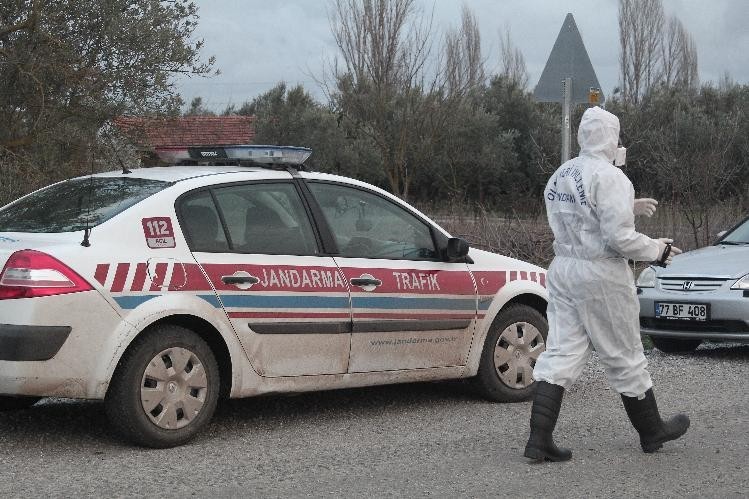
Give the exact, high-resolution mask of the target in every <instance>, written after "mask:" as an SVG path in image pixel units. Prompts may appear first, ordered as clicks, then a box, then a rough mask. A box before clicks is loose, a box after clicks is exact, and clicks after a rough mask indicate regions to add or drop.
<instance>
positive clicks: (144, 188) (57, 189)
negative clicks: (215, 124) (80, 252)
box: [0, 177, 172, 232]
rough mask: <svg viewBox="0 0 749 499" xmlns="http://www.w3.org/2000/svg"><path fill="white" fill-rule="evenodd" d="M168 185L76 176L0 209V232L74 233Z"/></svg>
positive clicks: (150, 181) (131, 179)
mask: <svg viewBox="0 0 749 499" xmlns="http://www.w3.org/2000/svg"><path fill="white" fill-rule="evenodd" d="M170 185H172V183H170V182H163V181H158V180H147V179H142V178H131V177H80V178H75V179H71V180H67V181H65V182H60V183H58V184H54V185H51V186H49V187H46V188H44V189H42V190H39V191H37V192H34V193H32V194H30V195H28V196H26V197H24V198H21V199H19V200H18V201H16V202H15V203H13V204H11V205H9V206H7V207H6V208H4V209H2V210H0V232H74V231H78V230H83V229H85V228H86V227H93V226H96V225H99V224H100V223H102V222H105V221H107V220H109V219H110V218H112V217H113V216H115V215H117V214H118V213H120V212H122V211H124V210H126V209H128V208H129V207H131V206H133V205H134V204H135V203H137V202H139V201H142V200H143V199H145V198H147V197H148V196H151V195H152V194H154V193H156V192H159V191H160V190H162V189H165V188H167V187H169V186H170Z"/></svg>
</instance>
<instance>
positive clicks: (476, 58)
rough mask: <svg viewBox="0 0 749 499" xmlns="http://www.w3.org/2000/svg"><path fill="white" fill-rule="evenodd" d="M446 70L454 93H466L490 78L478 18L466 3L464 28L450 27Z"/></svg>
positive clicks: (446, 78) (463, 18)
mask: <svg viewBox="0 0 749 499" xmlns="http://www.w3.org/2000/svg"><path fill="white" fill-rule="evenodd" d="M442 71H443V74H444V78H445V80H446V85H447V86H446V91H447V93H448V94H450V95H456V94H458V95H462V94H463V93H465V92H466V90H470V89H475V88H477V87H480V86H483V85H484V83H485V81H486V72H485V70H484V60H483V59H482V58H481V33H480V31H479V27H478V21H477V20H476V16H474V15H473V13H472V12H471V10H470V9H469V8H468V7H467V6H466V5H463V9H462V11H461V24H460V28H459V29H457V30H450V31H448V33H447V35H446V36H445V54H444V62H443V68H442Z"/></svg>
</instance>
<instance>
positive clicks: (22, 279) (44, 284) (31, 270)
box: [0, 250, 93, 300]
mask: <svg viewBox="0 0 749 499" xmlns="http://www.w3.org/2000/svg"><path fill="white" fill-rule="evenodd" d="M92 289H93V288H92V287H91V285H90V284H89V283H88V282H86V280H85V279H83V278H82V277H81V276H79V275H78V274H77V273H76V272H75V271H74V270H73V269H71V268H70V267H68V266H67V265H65V264H64V263H62V262H61V261H60V260H58V259H57V258H54V257H52V256H50V255H48V254H46V253H42V252H41V251H34V250H22V251H16V252H15V253H13V254H12V255H10V258H9V259H8V261H7V263H6V264H5V268H4V269H3V273H2V274H0V300H13V299H16V298H34V297H37V296H52V295H62V294H66V293H77V292H79V291H90V290H92Z"/></svg>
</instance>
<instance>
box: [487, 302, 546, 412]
mask: <svg viewBox="0 0 749 499" xmlns="http://www.w3.org/2000/svg"><path fill="white" fill-rule="evenodd" d="M548 332H549V325H548V323H547V322H546V318H545V317H544V316H543V314H541V313H540V312H539V311H538V310H536V309H535V308H533V307H531V306H528V305H523V304H513V305H510V306H508V307H507V308H505V309H503V310H502V311H500V312H499V314H498V315H497V317H496V318H495V319H494V321H493V322H492V325H491V326H490V327H489V332H488V333H487V335H486V341H485V342H484V349H483V351H482V353H481V362H480V363H479V370H478V373H477V375H476V377H475V378H474V383H475V386H476V387H477V389H478V391H479V393H480V394H481V395H482V396H483V397H484V398H486V399H488V400H491V401H494V402H521V401H523V400H527V399H529V398H530V397H531V395H532V394H533V390H534V383H535V381H534V380H533V367H534V366H535V364H536V360H537V359H538V356H539V355H540V354H541V353H542V352H543V351H544V350H546V335H547V334H548Z"/></svg>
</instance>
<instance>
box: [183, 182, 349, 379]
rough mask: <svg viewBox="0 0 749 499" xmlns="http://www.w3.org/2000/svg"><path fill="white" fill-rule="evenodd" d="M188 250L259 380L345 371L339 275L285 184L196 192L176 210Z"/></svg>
mask: <svg viewBox="0 0 749 499" xmlns="http://www.w3.org/2000/svg"><path fill="white" fill-rule="evenodd" d="M178 211H179V213H180V215H179V216H180V223H181V224H182V226H183V227H184V228H185V229H186V230H185V232H186V233H187V237H188V240H189V244H190V248H191V250H192V252H193V255H194V257H195V259H196V261H197V262H198V263H199V264H200V265H201V266H202V267H203V269H204V270H205V272H206V274H207V275H208V277H209V279H210V281H211V283H212V284H213V286H214V288H215V289H216V292H217V296H218V299H219V303H218V304H217V306H223V307H224V310H225V311H226V314H227V316H228V318H229V320H230V321H231V324H232V326H233V328H234V331H235V332H236V334H237V336H238V337H239V340H240V342H241V343H242V346H243V348H244V350H245V352H246V354H247V356H248V358H249V360H250V363H251V364H252V366H253V368H254V369H255V371H256V372H257V373H258V374H260V375H262V376H299V375H315V374H339V373H345V372H346V371H347V369H348V359H349V346H350V331H351V313H350V306H349V292H348V288H347V285H346V282H345V278H344V276H343V274H342V273H341V272H340V271H339V270H338V268H337V266H336V263H335V261H334V260H333V258H331V257H330V256H324V255H322V254H321V253H320V250H319V247H320V245H319V242H318V239H317V235H316V233H315V231H314V229H313V227H312V224H311V223H310V218H309V216H308V214H307V210H306V208H305V206H304V204H303V203H302V199H301V196H300V194H299V190H298V187H297V186H296V184H295V183H294V182H293V181H291V180H290V181H288V182H279V181H274V182H255V183H241V184H232V185H225V186H215V187H212V188H210V189H203V190H200V191H194V192H192V193H190V194H188V195H186V196H183V197H182V198H181V199H180V201H179V208H178Z"/></svg>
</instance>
